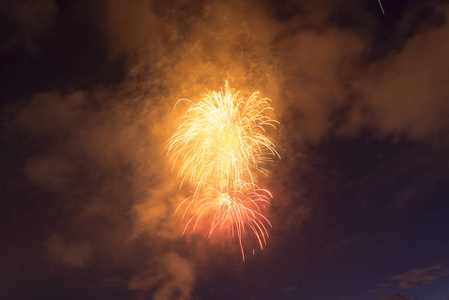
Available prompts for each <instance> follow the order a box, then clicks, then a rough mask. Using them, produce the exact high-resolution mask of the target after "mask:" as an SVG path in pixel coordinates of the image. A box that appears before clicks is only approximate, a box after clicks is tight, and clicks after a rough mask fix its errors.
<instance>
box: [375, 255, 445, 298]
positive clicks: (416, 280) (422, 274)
mask: <svg viewBox="0 0 449 300" xmlns="http://www.w3.org/2000/svg"><path fill="white" fill-rule="evenodd" d="M445 276H449V269H448V268H447V267H445V266H443V265H441V264H436V265H433V266H430V267H428V268H423V269H411V270H408V271H406V272H404V273H402V274H399V275H395V276H391V277H388V278H387V279H388V281H389V282H387V283H383V284H382V285H381V286H380V287H379V288H375V289H371V290H368V291H367V292H369V293H374V294H378V293H386V292H388V291H389V290H391V289H412V288H415V287H417V286H420V285H426V284H433V283H435V281H437V280H438V279H441V278H442V277H445ZM400 296H401V297H403V296H402V295H400ZM392 297H399V295H398V294H397V295H394V296H392ZM382 299H383V298H382ZM386 299H387V298H386ZM388 299H390V298H388ZM392 299H396V298H392ZM398 299H402V298H398ZM404 299H407V298H404Z"/></svg>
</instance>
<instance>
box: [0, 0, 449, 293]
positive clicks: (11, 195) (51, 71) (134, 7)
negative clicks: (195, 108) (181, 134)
mask: <svg viewBox="0 0 449 300" xmlns="http://www.w3.org/2000/svg"><path fill="white" fill-rule="evenodd" d="M382 4H383V7H384V9H385V15H383V14H382V11H381V10H380V7H379V4H378V2H377V1H375V0H373V1H352V0H351V1H350V0H339V1H300V0H297V1H295V0H285V1H270V0H266V1H249V2H245V3H242V2H241V1H218V0H216V1H206V0H204V1H177V0H170V1H165V2H159V1H150V0H132V1H123V0H111V1H97V2H95V3H93V2H91V1H56V0H35V1H26V0H20V1H9V0H0V25H1V26H0V35H1V39H0V53H1V55H0V57H1V58H0V60H1V66H2V67H1V68H0V74H1V78H3V79H2V85H1V98H0V99H1V107H0V114H1V118H0V119H1V130H0V140H1V145H2V146H1V148H0V163H1V166H2V167H1V168H0V179H1V184H0V199H2V200H1V202H2V209H1V210H0V211H1V215H0V224H1V226H0V237H1V241H2V242H1V249H2V250H1V253H2V255H1V257H2V259H1V260H0V280H1V282H2V284H0V298H2V299H11V300H18V299H155V300H166V299H202V300H208V299H217V300H219V299H248V300H259V299H266V300H272V299H276V300H280V299H305V300H327V299H332V300H339V299H341V300H348V299H357V300H365V299H366V300H375V299H379V300H408V299H410V300H411V299H415V298H416V299H419V300H438V299H443V300H444V299H449V254H448V253H449V239H448V238H447V232H448V231H449V221H448V218H447V215H448V213H449V201H447V199H448V198H449V155H448V153H449V151H448V149H449V143H448V137H449V131H448V130H449V123H448V120H449V119H448V118H447V116H448V115H449V104H448V103H449V101H448V100H449V99H448V96H447V95H449V84H448V82H449V77H448V76H449V75H448V74H449V60H447V53H449V52H448V51H449V42H448V41H449V40H448V39H447V36H449V25H448V24H449V23H448V18H449V5H448V4H447V3H446V2H445V1H436V0H435V1H405V0H401V1H387V0H384V1H382ZM225 80H229V81H230V84H231V86H233V87H234V88H236V89H241V90H242V92H243V95H246V94H248V93H251V92H252V91H254V90H260V91H261V93H262V95H263V96H266V97H269V98H271V99H272V100H273V102H272V106H273V107H274V109H275V117H276V118H277V119H278V120H279V121H280V125H279V126H278V128H277V130H276V131H273V132H269V135H270V137H271V138H272V139H273V141H274V142H275V144H276V147H277V149H278V151H279V153H280V155H281V159H277V160H275V162H274V163H273V164H271V165H269V166H268V167H267V168H268V170H269V175H268V177H267V178H266V179H265V180H263V182H261V183H260V184H261V185H263V187H264V188H268V189H269V190H270V191H271V192H272V193H273V195H274V197H273V200H272V205H271V209H270V211H269V212H268V215H269V218H270V220H271V223H272V225H273V228H272V229H271V230H270V239H269V241H268V244H267V246H266V247H265V249H264V250H263V251H255V255H254V256H253V255H251V254H252V251H251V249H248V250H247V260H246V262H242V259H241V256H240V254H239V249H238V247H237V246H236V245H235V243H234V242H235V241H229V240H225V239H223V240H220V239H219V238H214V237H212V238H211V239H207V235H204V234H203V233H202V232H201V231H199V232H196V233H189V234H187V235H185V236H181V233H182V228H183V226H184V225H185V221H183V220H181V216H179V214H174V212H175V209H176V207H177V205H178V204H179V203H180V201H182V199H183V197H185V196H186V195H188V193H189V189H188V188H183V189H179V182H177V181H176V174H174V172H171V162H170V160H169V158H168V157H167V156H166V149H165V145H166V141H167V139H168V138H169V137H170V135H171V134H173V132H174V130H175V129H176V127H177V126H178V125H179V121H178V119H177V118H178V117H179V116H180V115H181V114H182V113H183V110H182V109H181V108H176V109H173V106H174V104H175V103H176V101H177V100H178V99H179V98H189V99H192V100H196V101H197V100H199V99H200V98H201V97H202V96H203V95H204V93H206V92H209V91H211V90H219V89H220V87H221V86H222V85H223V84H224V81H225ZM249 248H251V247H249Z"/></svg>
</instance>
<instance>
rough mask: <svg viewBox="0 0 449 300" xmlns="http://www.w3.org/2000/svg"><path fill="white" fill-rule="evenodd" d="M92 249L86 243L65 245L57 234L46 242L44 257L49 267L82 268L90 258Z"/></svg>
mask: <svg viewBox="0 0 449 300" xmlns="http://www.w3.org/2000/svg"><path fill="white" fill-rule="evenodd" d="M92 252H93V247H92V245H91V244H90V243H89V242H88V241H80V242H73V243H66V242H64V241H63V239H62V237H61V236H60V235H58V234H53V235H52V236H50V237H49V238H48V240H47V242H46V249H45V252H44V255H45V257H46V260H47V261H48V263H49V264H51V265H66V266H70V267H77V268H82V267H84V266H86V265H87V264H88V261H89V260H90V259H91V257H92Z"/></svg>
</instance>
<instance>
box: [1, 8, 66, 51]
mask: <svg viewBox="0 0 449 300" xmlns="http://www.w3.org/2000/svg"><path fill="white" fill-rule="evenodd" d="M57 13H58V6H57V5H56V2H55V1H54V0H36V1H32V0H20V1H13V0H2V1H1V2H0V15H1V16H2V19H3V20H2V22H1V23H2V24H3V25H4V29H3V30H2V31H3V32H4V34H5V35H4V36H2V40H1V43H0V51H5V50H11V49H12V48H14V47H22V48H24V49H25V50H26V51H27V52H28V53H30V54H33V55H34V54H36V53H38V52H39V47H38V46H37V45H36V42H35V40H36V39H38V38H40V37H42V36H43V35H45V34H46V33H47V32H48V31H49V30H50V29H51V27H52V25H53V23H54V19H55V17H56V15H57ZM8 29H9V30H8Z"/></svg>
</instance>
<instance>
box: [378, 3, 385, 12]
mask: <svg viewBox="0 0 449 300" xmlns="http://www.w3.org/2000/svg"><path fill="white" fill-rule="evenodd" d="M377 2H379V5H380V9H381V10H382V13H383V14H384V15H385V11H384V8H383V6H382V3H381V2H380V0H377Z"/></svg>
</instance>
